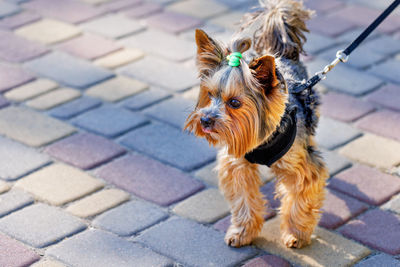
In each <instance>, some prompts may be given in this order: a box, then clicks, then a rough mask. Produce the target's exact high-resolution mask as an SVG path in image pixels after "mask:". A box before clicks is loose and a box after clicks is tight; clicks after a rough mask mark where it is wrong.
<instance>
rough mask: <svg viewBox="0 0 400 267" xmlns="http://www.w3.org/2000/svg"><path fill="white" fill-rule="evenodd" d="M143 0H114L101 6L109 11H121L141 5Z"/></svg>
mask: <svg viewBox="0 0 400 267" xmlns="http://www.w3.org/2000/svg"><path fill="white" fill-rule="evenodd" d="M142 2H143V0H113V1H109V2H106V3H104V4H102V5H101V8H102V9H104V10H107V11H112V12H115V11H119V10H123V9H126V8H131V7H134V6H137V5H140V4H141V3H142Z"/></svg>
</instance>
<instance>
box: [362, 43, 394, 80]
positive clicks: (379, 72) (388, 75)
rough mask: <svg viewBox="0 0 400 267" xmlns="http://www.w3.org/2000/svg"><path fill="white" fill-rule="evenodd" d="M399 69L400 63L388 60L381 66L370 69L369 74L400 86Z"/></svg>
mask: <svg viewBox="0 0 400 267" xmlns="http://www.w3.org/2000/svg"><path fill="white" fill-rule="evenodd" d="M399 43H400V42H399ZM399 68H400V61H398V60H388V61H386V62H384V63H381V64H379V65H375V66H372V67H371V69H369V73H371V74H373V75H376V76H378V77H382V78H384V79H387V80H389V81H391V82H394V83H397V84H400V77H399V73H398V71H397V70H398V69H399Z"/></svg>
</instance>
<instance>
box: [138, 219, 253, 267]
mask: <svg viewBox="0 0 400 267" xmlns="http://www.w3.org/2000/svg"><path fill="white" fill-rule="evenodd" d="M135 240H136V241H138V242H141V243H144V244H145V245H147V246H149V247H151V248H153V249H154V250H155V251H157V252H160V253H162V254H164V255H167V256H169V257H171V258H174V259H177V260H178V261H179V262H181V263H183V264H185V265H190V266H220V267H222V266H232V265H234V264H238V263H239V262H242V261H244V260H245V259H247V258H249V257H251V256H253V255H254V254H255V253H256V251H255V250H254V249H253V248H251V247H243V248H239V249H234V248H230V247H228V246H227V245H225V244H224V234H223V233H222V232H218V231H216V230H213V229H211V228H207V227H205V226H203V225H200V224H197V223H195V222H193V221H189V220H185V219H180V218H172V219H170V220H168V221H166V222H163V223H161V224H158V225H157V226H155V227H152V228H151V229H150V230H149V231H146V232H145V233H144V234H142V235H141V236H139V237H138V238H136V239H135ZM160 240H163V242H160Z"/></svg>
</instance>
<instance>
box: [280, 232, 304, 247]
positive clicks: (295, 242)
mask: <svg viewBox="0 0 400 267" xmlns="http://www.w3.org/2000/svg"><path fill="white" fill-rule="evenodd" d="M282 239H283V243H284V244H285V246H286V247H288V248H302V247H304V246H307V245H309V244H310V240H304V239H300V238H297V237H295V236H294V235H292V234H284V235H283V236H282Z"/></svg>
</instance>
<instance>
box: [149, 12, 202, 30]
mask: <svg viewBox="0 0 400 267" xmlns="http://www.w3.org/2000/svg"><path fill="white" fill-rule="evenodd" d="M146 23H147V24H148V25H149V26H150V27H155V28H158V29H161V30H163V31H166V32H170V33H173V34H179V33H181V32H183V31H186V30H189V29H193V28H195V27H199V26H200V25H202V24H203V22H202V21H201V20H199V19H197V18H194V17H191V16H187V15H184V14H180V13H175V12H169V11H166V12H162V13H158V14H155V15H153V16H151V17H148V18H147V19H146Z"/></svg>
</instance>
